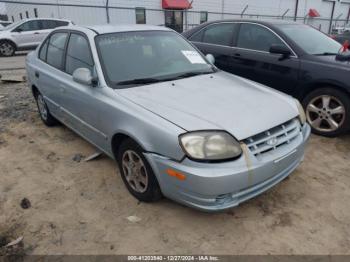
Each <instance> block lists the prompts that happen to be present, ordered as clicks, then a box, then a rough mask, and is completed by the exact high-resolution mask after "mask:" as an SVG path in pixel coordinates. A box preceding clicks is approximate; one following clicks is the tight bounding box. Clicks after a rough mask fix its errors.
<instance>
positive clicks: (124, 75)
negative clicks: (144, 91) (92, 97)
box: [96, 31, 214, 88]
mask: <svg viewBox="0 0 350 262" xmlns="http://www.w3.org/2000/svg"><path fill="white" fill-rule="evenodd" d="M96 46H97V49H98V52H99V56H100V61H101V64H102V68H103V71H104V75H105V78H106V80H107V82H109V84H110V86H111V87H112V88H121V87H123V86H125V85H139V84H147V83H155V82H160V81H167V80H172V79H179V78H185V77H191V76H194V75H198V74H207V73H213V72H214V68H213V66H212V65H211V64H209V63H207V62H206V60H205V59H204V58H203V56H202V55H201V54H200V53H198V52H197V51H196V50H195V49H194V48H193V47H192V45H191V44H189V43H188V42H187V41H186V40H185V39H183V38H182V37H181V36H179V35H177V34H176V33H174V32H168V31H138V32H122V33H112V34H104V35H99V36H97V37H96Z"/></svg>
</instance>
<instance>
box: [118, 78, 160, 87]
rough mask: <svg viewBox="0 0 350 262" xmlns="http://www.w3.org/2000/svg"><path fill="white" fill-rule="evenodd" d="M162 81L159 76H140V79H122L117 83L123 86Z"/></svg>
mask: <svg viewBox="0 0 350 262" xmlns="http://www.w3.org/2000/svg"><path fill="white" fill-rule="evenodd" d="M160 81H161V80H160V79H157V78H138V79H131V80H126V81H121V82H118V83H117V85H120V86H123V85H145V84H152V83H158V82H160Z"/></svg>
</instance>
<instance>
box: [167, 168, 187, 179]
mask: <svg viewBox="0 0 350 262" xmlns="http://www.w3.org/2000/svg"><path fill="white" fill-rule="evenodd" d="M166 173H167V174H168V175H169V176H172V177H175V178H177V179H178V180H181V181H184V180H185V179H186V176H185V175H184V174H181V173H180V172H177V171H175V170H173V169H167V171H166Z"/></svg>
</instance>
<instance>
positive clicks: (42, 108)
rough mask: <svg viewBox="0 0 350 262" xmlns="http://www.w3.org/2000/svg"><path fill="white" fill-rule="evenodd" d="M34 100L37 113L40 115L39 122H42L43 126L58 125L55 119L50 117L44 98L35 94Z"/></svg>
mask: <svg viewBox="0 0 350 262" xmlns="http://www.w3.org/2000/svg"><path fill="white" fill-rule="evenodd" d="M35 100H36V104H37V106H38V111H39V114H40V118H41V120H42V121H43V122H44V124H45V125H47V126H54V125H56V124H57V123H58V121H57V120H56V118H55V117H54V116H53V115H51V113H50V111H49V108H48V107H47V105H46V102H45V100H44V97H43V95H42V94H41V93H39V92H37V93H36V94H35Z"/></svg>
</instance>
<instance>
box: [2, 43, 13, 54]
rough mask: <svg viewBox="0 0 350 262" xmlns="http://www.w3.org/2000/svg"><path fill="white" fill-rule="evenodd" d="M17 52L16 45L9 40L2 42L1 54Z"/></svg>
mask: <svg viewBox="0 0 350 262" xmlns="http://www.w3.org/2000/svg"><path fill="white" fill-rule="evenodd" d="M15 52H16V46H15V45H14V44H13V43H11V42H9V41H1V42H0V55H1V56H13V55H14V54H15Z"/></svg>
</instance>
